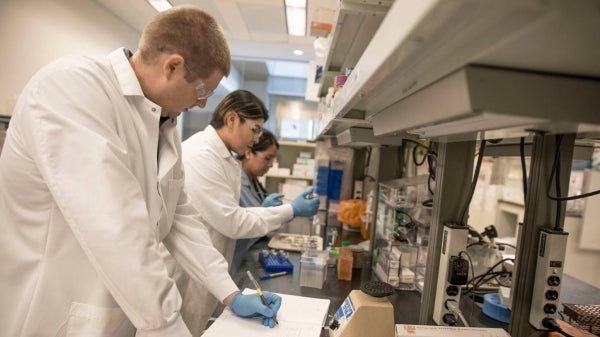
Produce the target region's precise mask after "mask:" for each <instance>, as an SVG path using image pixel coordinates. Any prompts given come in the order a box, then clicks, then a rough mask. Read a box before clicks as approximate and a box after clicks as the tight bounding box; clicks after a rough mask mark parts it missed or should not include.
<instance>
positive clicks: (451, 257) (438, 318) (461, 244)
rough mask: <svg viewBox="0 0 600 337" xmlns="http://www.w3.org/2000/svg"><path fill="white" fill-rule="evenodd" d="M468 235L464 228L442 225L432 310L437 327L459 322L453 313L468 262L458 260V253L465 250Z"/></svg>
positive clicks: (457, 302) (466, 275)
mask: <svg viewBox="0 0 600 337" xmlns="http://www.w3.org/2000/svg"><path fill="white" fill-rule="evenodd" d="M468 233H469V230H468V228H467V227H465V226H459V225H454V224H444V232H443V238H442V251H441V255H440V266H439V269H438V279H437V287H436V292H435V305H434V308H433V321H434V322H435V323H436V324H438V325H454V324H455V323H457V322H458V320H459V317H458V315H457V313H456V312H455V311H456V308H458V307H459V303H460V292H461V290H460V289H461V286H462V285H464V284H466V278H468V262H466V260H463V259H462V258H460V252H462V251H466V250H467V235H468ZM465 264H466V267H467V269H466V274H465ZM449 304H450V305H449Z"/></svg>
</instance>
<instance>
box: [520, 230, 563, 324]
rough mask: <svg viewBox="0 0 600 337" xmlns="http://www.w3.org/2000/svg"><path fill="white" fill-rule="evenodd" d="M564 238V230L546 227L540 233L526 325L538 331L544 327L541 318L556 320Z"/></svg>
mask: <svg viewBox="0 0 600 337" xmlns="http://www.w3.org/2000/svg"><path fill="white" fill-rule="evenodd" d="M568 237H569V233H567V232H563V231H555V230H552V229H547V228H544V229H542V230H541V232H540V241H539V245H538V256H537V263H536V270H535V280H534V284H533V295H532V297H531V311H530V313H529V324H531V325H533V326H534V327H535V328H536V329H539V330H547V329H546V328H545V327H544V326H543V325H542V320H543V319H544V318H552V319H556V313H557V312H558V299H559V297H560V287H561V285H562V280H563V279H562V276H563V270H564V267H565V251H566V249H567V239H568Z"/></svg>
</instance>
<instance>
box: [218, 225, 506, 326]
mask: <svg viewBox="0 0 600 337" xmlns="http://www.w3.org/2000/svg"><path fill="white" fill-rule="evenodd" d="M343 239H349V240H350V241H352V242H353V243H356V242H358V241H360V239H359V238H352V237H347V236H344V237H343ZM264 249H269V248H268V239H267V238H262V239H261V240H259V241H258V242H257V243H256V244H254V245H253V246H252V247H251V250H250V251H249V252H248V254H247V255H246V257H245V258H244V260H243V261H242V263H241V265H240V267H239V268H238V271H237V272H236V273H235V274H234V275H233V277H232V278H233V280H234V282H235V283H236V285H237V286H238V287H239V288H240V289H241V290H243V289H244V288H251V289H252V288H254V286H253V284H252V282H251V281H250V280H249V279H248V276H247V274H246V271H247V270H250V271H251V272H252V273H253V274H254V276H255V277H257V278H258V277H259V276H260V275H264V274H265V271H264V269H263V266H262V265H261V264H260V262H259V257H258V254H259V253H260V252H261V251H262V250H264ZM300 257H301V254H300V253H298V252H289V260H290V262H291V263H292V264H293V266H294V270H293V273H292V274H289V275H284V276H279V277H275V278H272V279H268V280H262V281H260V283H261V286H262V288H263V290H265V291H271V292H275V293H283V294H289V295H299V296H307V297H315V298H323V299H329V300H330V301H331V302H330V306H329V312H328V315H329V317H328V318H327V320H326V322H325V323H326V325H327V324H328V323H329V318H330V317H331V316H333V315H334V314H335V311H336V310H337V309H338V308H339V307H340V305H341V304H342V303H343V301H344V300H345V299H346V297H347V296H348V294H349V293H350V291H351V290H355V289H360V286H361V284H362V283H363V282H367V281H372V280H376V277H375V276H374V275H373V274H372V270H371V265H370V262H371V261H370V259H365V260H364V264H363V267H362V268H361V269H353V270H352V281H340V280H338V279H337V270H336V267H327V277H326V280H325V282H324V284H323V287H322V288H321V289H319V288H311V287H301V286H300ZM388 300H389V301H390V303H391V304H392V306H393V308H394V321H395V323H396V324H419V307H420V305H421V294H420V293H419V292H418V291H416V290H413V291H409V290H396V291H394V293H393V294H392V295H390V296H389V297H388ZM222 310H223V306H222V305H221V306H220V307H219V308H217V310H216V311H215V313H214V316H215V317H216V316H218V315H220V314H221V312H222ZM461 310H462V312H463V314H464V315H465V317H466V318H467V320H468V321H469V322H470V323H471V324H472V326H475V327H492V328H504V329H506V328H507V324H504V323H501V322H499V321H496V320H494V319H492V318H489V317H487V316H485V315H484V314H483V313H482V312H481V307H480V305H479V304H477V303H474V302H473V301H472V300H471V298H470V297H468V296H465V297H464V299H463V300H462V301H461ZM321 336H322V337H328V336H329V332H328V330H327V329H323V330H322V332H321Z"/></svg>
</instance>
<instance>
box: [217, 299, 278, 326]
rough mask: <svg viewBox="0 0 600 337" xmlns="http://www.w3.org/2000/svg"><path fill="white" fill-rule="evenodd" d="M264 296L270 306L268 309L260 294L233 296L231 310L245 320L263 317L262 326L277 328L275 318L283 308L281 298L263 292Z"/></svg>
mask: <svg viewBox="0 0 600 337" xmlns="http://www.w3.org/2000/svg"><path fill="white" fill-rule="evenodd" d="M263 296H264V297H265V299H266V300H267V303H268V304H269V306H268V307H267V306H265V305H264V304H263V303H262V301H261V299H260V296H258V294H250V295H244V294H242V293H238V294H236V295H235V296H233V299H232V300H231V303H230V304H229V308H230V309H231V311H233V313H234V314H236V315H238V316H240V317H244V318H250V317H257V316H262V324H263V325H264V326H269V327H271V328H272V327H274V326H275V320H274V319H273V317H275V316H277V311H279V307H281V297H280V296H279V295H276V294H273V293H272V292H269V291H263Z"/></svg>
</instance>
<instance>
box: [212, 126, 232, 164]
mask: <svg viewBox="0 0 600 337" xmlns="http://www.w3.org/2000/svg"><path fill="white" fill-rule="evenodd" d="M204 132H205V133H206V140H207V142H208V144H210V145H211V146H212V147H213V148H214V149H215V150H216V151H217V153H218V154H219V156H221V158H225V159H227V158H231V159H232V160H235V161H236V162H239V161H238V160H237V159H235V157H233V155H232V154H231V151H229V149H228V148H227V146H225V143H224V142H223V140H222V139H221V137H219V134H218V133H217V130H216V129H215V128H214V127H213V126H212V125H209V126H207V127H206V129H204Z"/></svg>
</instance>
